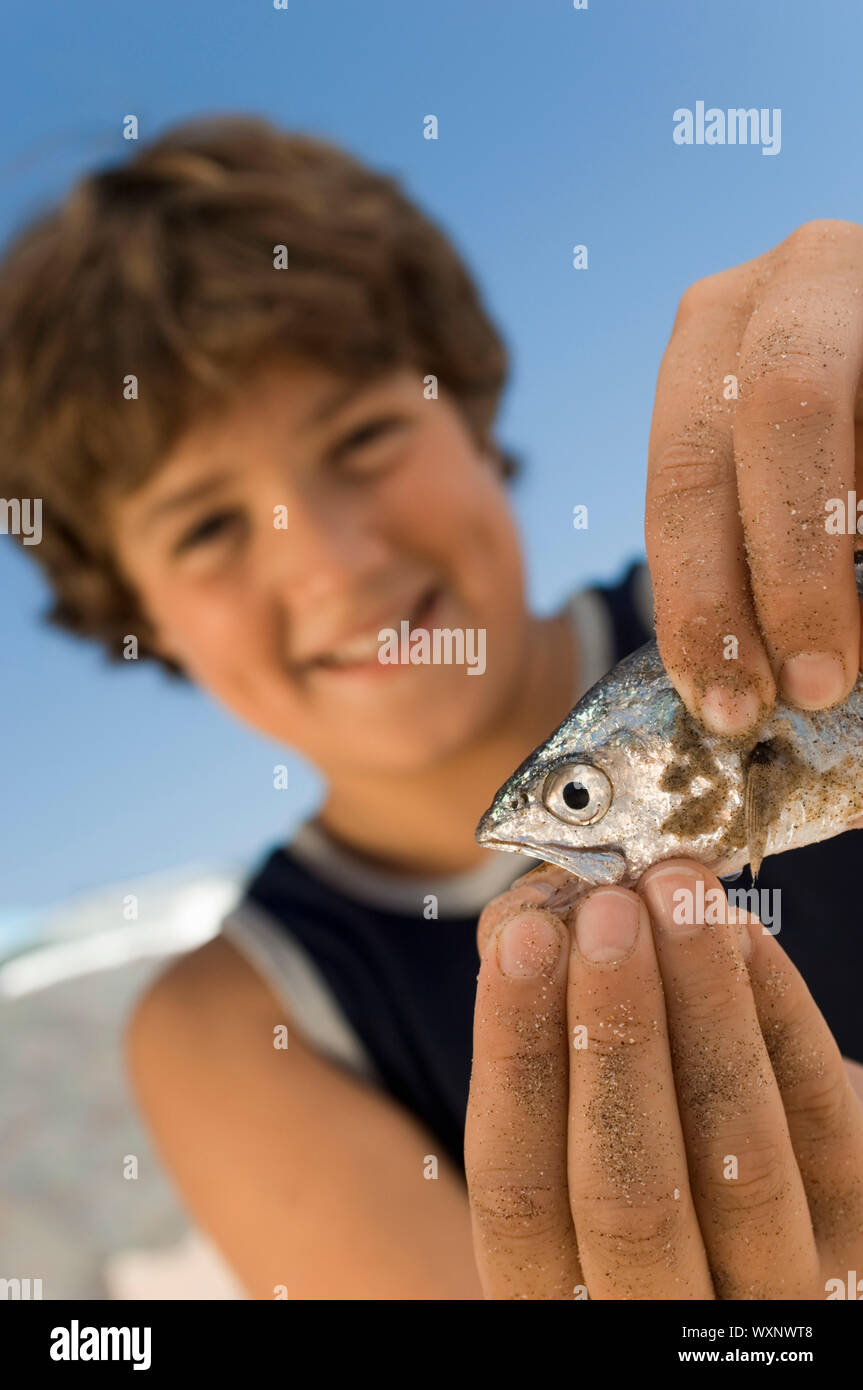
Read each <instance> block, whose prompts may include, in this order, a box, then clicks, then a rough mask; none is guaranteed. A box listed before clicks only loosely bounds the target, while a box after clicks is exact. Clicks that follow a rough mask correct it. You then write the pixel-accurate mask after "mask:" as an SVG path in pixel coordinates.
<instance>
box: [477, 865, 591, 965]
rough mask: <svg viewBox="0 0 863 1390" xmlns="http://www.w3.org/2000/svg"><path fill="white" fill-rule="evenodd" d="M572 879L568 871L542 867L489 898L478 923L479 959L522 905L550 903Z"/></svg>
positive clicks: (524, 875) (531, 871)
mask: <svg viewBox="0 0 863 1390" xmlns="http://www.w3.org/2000/svg"><path fill="white" fill-rule="evenodd" d="M571 878H572V874H568V873H567V872H566V870H565V869H559V868H557V867H556V866H555V865H553V864H545V863H543V864H539V865H537V867H536V868H535V869H531V870H530V871H529V872H528V873H526V874H522V876H521V878H517V879H516V880H515V882H514V883H513V884H512V885H511V886H510V887H509V888H507V890H506V892H505V893H498V894H497V896H496V897H494V898H490V899H489V901H488V902H487V903H486V905H485V907H484V908H483V910H482V912H481V913H480V915H479V921H478V922H477V930H476V945H477V952H478V954H479V956H480V959H482V957H483V956H484V955H485V948H486V946H487V945H488V941H489V938H490V937H491V935H492V933H493V932H495V931H496V930H497V928H498V927H499V926H500V924H501V922H503V920H504V919H505V918H506V917H511V916H512V914H513V913H514V912H515V911H516V909H517V908H518V907H519V906H520V905H521V904H524V905H525V906H528V905H530V906H532V905H535V904H536V905H539V904H540V903H544V902H547V901H548V900H549V898H550V897H551V896H552V894H554V893H555V892H556V891H557V890H558V889H559V888H560V887H561V886H562V885H563V884H564V883H565V882H566V881H567V880H570V879H571Z"/></svg>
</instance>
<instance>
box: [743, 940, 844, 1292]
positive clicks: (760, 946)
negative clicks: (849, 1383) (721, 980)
mask: <svg viewBox="0 0 863 1390" xmlns="http://www.w3.org/2000/svg"><path fill="white" fill-rule="evenodd" d="M753 922H754V925H752V926H751V927H750V929H749V935H750V937H751V940H752V948H753V950H752V957H751V960H750V962H749V976H750V979H751V981H752V990H753V994H754V997H755V1006H756V1008H757V1010H758V1020H759V1023H760V1025H761V1031H762V1033H763V1035H764V1042H765V1044H766V1047H767V1052H768V1055H769V1057H770V1062H771V1065H772V1067H773V1074H774V1076H775V1077H776V1082H777V1085H778V1086H779V1090H780V1093H781V1095H782V1103H783V1106H784V1107H785V1114H786V1117H787V1120H788V1130H789V1133H790V1135H791V1142H792V1144H793V1146H794V1153H795V1155H796V1158H797V1166H798V1168H799V1170H800V1176H801V1178H802V1179H803V1186H804V1188H805V1190H806V1197H807V1200H808V1203H809V1212H810V1216H811V1219H812V1227H813V1230H814V1233H815V1239H816V1241H817V1242H818V1245H819V1248H820V1249H821V1252H822V1264H823V1265H824V1270H826V1273H827V1274H828V1276H829V1277H840V1278H842V1279H843V1280H844V1278H845V1275H846V1273H847V1271H848V1270H849V1269H851V1268H854V1267H855V1265H854V1261H855V1259H859V1252H860V1249H861V1246H863V1105H861V1104H860V1101H859V1099H858V1097H857V1096H856V1094H855V1093H854V1089H853V1087H852V1085H851V1082H850V1080H849V1078H848V1073H847V1071H846V1069H845V1064H844V1062H843V1060H842V1055H841V1053H840V1051H839V1048H838V1047H837V1045H836V1040H835V1039H834V1037H833V1034H832V1033H831V1032H830V1029H829V1027H828V1026H827V1023H826V1022H825V1020H824V1018H823V1016H822V1015H821V1013H820V1012H819V1010H818V1007H817V1005H816V1004H815V1001H814V999H813V998H812V995H811V994H810V993H809V990H808V989H807V987H806V983H805V981H804V980H803V977H802V976H801V975H800V972H799V971H798V970H797V969H796V967H795V966H794V965H793V964H792V962H791V961H790V960H789V958H788V956H787V955H786V954H785V952H784V951H783V950H782V948H781V946H780V945H779V942H778V941H777V940H776V939H775V937H774V936H773V935H770V934H767V933H766V932H765V931H764V929H763V928H762V926H761V924H760V923H759V922H758V921H757V919H753ZM825 925H826V931H827V932H829V923H828V924H825ZM824 1270H823V1271H822V1272H824ZM861 1273H863V1271H861Z"/></svg>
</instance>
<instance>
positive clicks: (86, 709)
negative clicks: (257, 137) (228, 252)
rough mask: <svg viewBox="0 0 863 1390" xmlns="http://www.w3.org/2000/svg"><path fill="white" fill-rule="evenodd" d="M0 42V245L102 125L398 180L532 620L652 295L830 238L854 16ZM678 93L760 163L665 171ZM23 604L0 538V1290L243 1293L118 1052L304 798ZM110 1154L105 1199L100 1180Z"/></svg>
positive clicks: (575, 560) (587, 541)
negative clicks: (218, 131) (170, 129)
mask: <svg viewBox="0 0 863 1390" xmlns="http://www.w3.org/2000/svg"><path fill="white" fill-rule="evenodd" d="M3 30H4V32H3V54H2V58H0V64H2V82H0V238H2V240H3V241H4V242H5V241H6V240H7V238H8V237H9V236H10V235H11V234H12V233H13V232H14V231H15V230H16V229H17V228H18V227H19V226H21V225H22V224H23V223H25V222H27V221H28V220H29V219H30V218H31V217H33V216H35V215H37V214H38V213H39V212H40V211H42V210H43V209H44V208H45V207H47V206H48V205H50V204H52V203H53V202H54V201H56V200H57V199H58V198H60V197H61V196H62V195H63V194H64V192H65V191H66V189H67V188H68V186H69V184H70V183H71V182H72V181H73V180H74V179H75V177H76V176H77V175H78V174H79V173H81V172H83V171H84V170H86V169H89V168H92V167H94V166H97V165H101V164H104V163H108V162H112V161H114V160H116V159H122V158H126V157H128V155H129V153H130V151H129V145H128V143H127V142H125V141H124V140H123V139H122V135H121V130H122V122H123V118H124V117H125V116H126V115H128V114H130V113H131V114H134V115H136V116H137V117H138V119H139V122H140V134H141V140H142V141H147V140H149V139H151V138H153V137H155V136H156V135H158V134H160V133H161V132H162V131H163V130H164V129H165V127H167V126H169V125H171V124H173V123H174V122H176V121H178V120H181V119H185V118H187V117H189V116H191V115H202V114H207V113H224V112H229V111H230V112H249V113H253V114H257V115H261V116H264V117H267V118H268V119H270V120H273V121H276V122H278V123H279V124H280V125H282V126H284V127H285V128H289V129H296V130H302V131H306V132H308V133H312V134H318V135H321V136H324V137H326V138H329V139H331V140H335V141H337V142H339V143H341V144H342V145H344V146H345V147H346V148H348V149H349V150H350V151H351V152H352V153H354V154H356V155H358V156H359V157H361V158H363V159H365V160H366V161H367V162H369V163H371V164H374V165H376V166H377V167H379V168H381V169H383V170H385V171H387V172H389V173H392V174H396V175H397V176H399V177H400V178H401V179H402V181H403V183H404V186H405V188H406V190H407V191H408V193H409V194H410V195H411V196H413V197H414V198H415V199H416V200H417V201H418V202H419V203H420V204H421V205H422V206H423V207H424V208H425V209H426V211H427V212H429V213H431V215H432V216H434V217H435V219H436V220H437V221H438V222H439V223H440V224H442V225H443V226H444V227H445V229H446V230H447V231H448V232H449V234H450V235H451V237H452V238H453V239H454V241H455V242H456V244H457V245H458V247H459V248H460V249H461V251H462V253H463V255H464V256H465V258H466V259H467V261H468V263H469V265H470V267H471V269H472V270H473V273H474V274H475V276H476V278H477V280H478V282H479V284H480V287H481V289H482V291H483V293H484V295H485V298H486V301H487V303H488V305H489V307H490V309H491V311H492V314H493V316H494V318H495V319H496V321H497V323H498V324H499V326H500V327H501V328H502V330H503V332H504V334H505V336H506V338H507V340H508V343H509V347H510V351H511V355H512V377H511V384H510V388H509V390H508V393H507V396H506V400H505V403H504V408H503V411H502V415H501V419H500V438H501V441H502V442H503V443H505V444H506V445H507V446H508V447H509V448H511V449H512V450H514V451H516V452H518V453H520V454H521V455H522V457H523V459H524V472H523V476H522V478H521V480H520V481H519V482H518V483H517V484H516V485H515V486H514V490H513V499H514V504H515V507H516V511H517V514H518V517H519V519H520V522H521V526H522V532H523V536H524V543H525V548H526V553H527V562H528V573H529V579H530V590H531V597H532V600H533V603H534V606H535V608H536V610H537V611H540V612H547V611H549V610H551V609H553V608H554V607H556V606H557V605H558V604H559V603H560V602H562V601H563V599H564V598H565V597H566V596H567V595H568V594H569V593H570V592H571V591H572V589H573V588H574V587H576V586H577V585H579V584H581V583H584V582H587V581H591V580H597V579H608V578H610V577H612V576H614V575H615V574H617V573H618V572H619V570H620V569H621V567H622V566H623V565H624V563H625V562H626V561H628V560H629V559H631V558H633V557H634V556H637V555H640V554H641V553H642V550H643V537H642V525H643V506H642V502H643V488H644V474H645V461H646V446H647V437H648V430H649V425H650V416H651V409H652V400H653V391H654V386H655V381H656V373H657V369H658V366H659V361H660V358H661V355H662V352H663V350H664V347H665V344H666V341H667V338H668V335H669V332H670V329H671V324H672V321H673V317H674V313H675V310H676V305H677V301H678V299H679V297H680V295H681V294H682V293H683V291H684V290H685V288H686V287H687V285H689V284H690V283H691V282H692V281H693V280H696V279H698V278H700V277H701V276H704V275H708V274H711V273H713V272H714V271H718V270H721V269H724V268H726V267H728V266H731V265H734V264H737V263H739V262H741V261H744V260H747V259H749V258H751V257H753V256H757V255H759V254H761V253H762V252H763V251H765V250H766V249H767V248H768V247H770V246H772V245H774V244H776V243H777V242H779V241H781V240H782V239H783V238H784V237H786V236H787V235H788V234H789V233H790V232H791V231H793V229H794V228H795V227H797V226H799V225H800V224H801V223H802V222H805V221H807V220H809V219H811V218H814V217H838V218H848V219H852V220H855V221H863V184H861V180H860V176H859V147H860V135H861V129H860V118H859V101H858V91H859V85H860V71H859V68H860V56H859V55H860V53H861V52H863V43H861V40H863V12H861V9H860V6H859V3H858V0H822V3H821V4H819V5H818V6H814V5H812V4H811V3H805V0H725V3H724V4H723V5H722V6H697V5H693V4H692V3H691V0H655V3H653V4H651V5H644V4H640V3H636V0H587V4H586V7H585V8H580V9H576V8H575V6H574V5H573V3H572V0H469V3H465V0H437V3H436V4H435V5H434V6H431V7H430V6H428V5H424V4H420V3H419V0H365V3H363V4H362V5H358V4H357V3H356V0H289V3H288V4H287V5H286V6H285V7H284V8H279V9H277V8H275V5H274V4H273V0H244V3H243V5H242V6H240V5H237V4H235V3H234V0H148V3H147V4H146V6H140V7H125V6H115V5H113V4H110V3H109V0H76V3H75V4H74V5H73V6H69V5H67V4H64V3H62V2H61V0H45V3H43V4H41V5H39V6H29V7H25V6H24V5H23V4H20V5H18V6H16V7H14V8H12V7H8V8H7V9H6V11H5V14H4V22H3ZM700 100H703V101H704V103H705V105H706V106H707V107H710V106H717V107H721V108H723V109H728V108H729V107H741V106H742V107H753V106H754V107H757V108H759V109H760V108H768V109H770V110H771V111H772V110H773V109H774V108H780V110H781V150H780V152H779V153H778V154H775V155H764V154H762V152H761V148H760V147H759V146H749V147H743V146H736V147H735V146H723V145H720V146H710V147H708V146H688V147H687V146H680V145H677V144H676V143H675V142H674V141H673V139H672V131H673V128H674V122H673V113H674V111H675V110H677V109H678V108H680V107H688V108H690V109H694V108H695V105H696V102H697V101H700ZM429 114H434V115H435V116H437V118H438V122H439V138H438V139H437V140H426V139H424V138H423V122H424V118H425V117H426V116H427V115H429ZM575 245H585V246H586V247H587V248H588V265H587V268H586V269H580V270H576V269H574V268H573V264H572V261H573V247H574V246H575ZM578 504H584V505H586V506H587V507H588V514H589V525H588V528H587V529H586V530H575V529H573V526H572V508H573V507H574V506H576V505H578ZM46 599H47V595H46V592H45V590H44V587H43V585H42V581H41V579H40V577H39V575H38V574H37V572H36V567H35V565H33V564H32V563H30V562H29V558H28V557H27V555H26V553H22V552H21V551H20V550H19V549H18V548H17V547H16V546H15V544H14V543H13V542H12V541H11V540H10V539H8V538H6V537H4V536H0V639H2V641H0V670H2V680H0V730H2V740H3V781H2V793H0V1164H2V1174H0V1278H11V1277H18V1278H22V1279H24V1278H31V1279H36V1278H40V1279H41V1280H42V1296H43V1297H45V1298H131V1297H144V1298H155V1297H162V1298H178V1297H185V1298H237V1297H242V1296H243V1292H242V1290H240V1289H239V1288H238V1287H237V1286H236V1285H235V1284H234V1282H233V1280H232V1278H231V1276H230V1275H229V1273H228V1272H227V1270H225V1269H224V1267H223V1266H222V1264H221V1262H220V1260H219V1258H218V1256H217V1255H216V1254H215V1252H213V1251H212V1250H210V1249H209V1248H208V1246H207V1243H206V1241H204V1240H203V1239H202V1238H201V1237H200V1235H199V1233H197V1232H196V1231H195V1230H194V1229H193V1228H192V1227H191V1226H190V1225H189V1222H188V1220H187V1218H186V1217H185V1216H184V1214H183V1212H182V1210H181V1208H180V1206H179V1204H178V1202H177V1199H176V1197H175V1195H174V1193H173V1192H172V1191H171V1189H170V1186H169V1184H168V1183H167V1181H166V1180H165V1179H164V1177H163V1176H162V1175H161V1173H160V1170H159V1166H158V1160H157V1157H156V1156H155V1155H154V1154H153V1153H152V1152H151V1149H150V1146H149V1144H148V1140H147V1138H146V1136H145V1134H144V1133H143V1131H142V1130H141V1128H140V1126H139V1124H138V1121H137V1119H136V1117H135V1114H134V1112H133V1110H132V1108H131V1105H130V1101H129V1097H128V1094H127V1090H126V1085H125V1081H124V1078H123V1072H122V1063H121V1058H120V1054H119V1048H118V1044H119V1038H120V1034H121V1030H122V1025H123V1020H124V1018H125V1016H126V1014H127V1012H128V1009H129V1006H130V1003H131V1001H132V1000H133V998H134V997H135V995H136V994H137V993H138V992H139V991H140V989H141V988H143V985H144V984H145V983H146V981H147V979H148V978H149V976H150V975H151V973H152V972H153V971H154V970H158V969H159V968H161V965H162V964H163V963H164V961H165V960H166V959H167V958H168V957H169V956H170V955H172V954H173V953H176V952H180V951H184V950H188V949H190V948H191V947H192V946H194V945H197V944H199V943H200V942H202V941H204V940H206V939H207V938H208V937H209V936H211V935H213V934H214V933H215V931H216V930H217V929H218V925H219V921H220V918H221V916H222V914H223V913H224V912H225V911H226V910H227V908H228V907H229V906H230V904H231V902H232V901H233V900H234V898H235V896H236V895H237V892H238V890H239V887H240V885H241V883H242V880H243V877H244V876H245V874H246V873H247V872H248V871H249V869H250V868H251V867H252V866H253V865H254V863H255V862H256V861H257V860H258V859H259V858H260V857H262V855H263V853H264V851H265V850H266V849H268V848H269V847H270V846H272V845H274V844H276V843H278V842H279V841H281V840H284V839H286V838H287V837H288V835H289V833H290V831H291V830H292V828H293V826H294V825H295V824H296V822H297V821H298V820H300V819H302V818H304V817H305V816H307V815H308V814H309V813H310V812H311V811H312V810H313V809H314V807H315V804H316V802H317V800H318V797H319V795H320V790H321V789H320V786H319V784H318V780H317V777H316V775H315V773H314V772H313V770H312V769H311V768H309V767H308V766H307V765H305V764H304V763H303V762H302V761H301V760H300V759H299V758H297V757H295V756H294V755H293V754H292V753H291V752H290V750H286V749H284V748H282V747H280V746H278V745H275V744H273V743H271V742H268V741H267V740H266V739H263V738H261V737H259V736H258V735H256V734H254V733H252V732H250V731H248V730H246V729H244V728H242V727H241V726H240V725H238V724H236V723H234V722H233V721H232V720H231V719H230V718H229V716H227V715H226V714H223V713H222V712H221V710H220V709H218V708H217V707H216V706H215V705H213V704H212V703H210V702H209V700H208V699H207V697H206V696H204V695H202V694H200V693H198V692H196V691H193V690H189V689H184V688H181V687H175V686H174V685H173V684H172V683H170V681H168V680H167V679H166V678H164V677H162V676H161V675H159V674H158V673H156V672H151V671H149V670H146V669H138V668H136V667H135V666H134V665H133V664H132V665H130V666H129V667H123V668H115V667H109V666H107V665H106V664H105V662H104V661H103V659H102V657H101V655H100V654H99V653H98V652H97V651H96V650H95V649H94V648H91V647H89V646H88V645H86V644H84V643H77V642H75V641H74V640H73V639H71V638H69V637H66V636H64V635H61V634H59V633H57V632H54V631H52V630H50V629H48V628H46V627H44V626H43V625H42V624H41V622H40V614H41V612H42V610H43V609H44V607H45V605H46ZM276 762H285V763H286V764H287V766H288V768H289V776H288V787H287V789H286V790H281V791H275V790H274V789H273V776H272V769H273V765H274V763H276ZM126 1154H136V1155H139V1157H140V1162H141V1167H140V1177H139V1179H138V1181H136V1182H123V1183H117V1181H116V1173H117V1171H118V1164H119V1163H120V1162H121V1161H122V1157H123V1156H124V1155H126Z"/></svg>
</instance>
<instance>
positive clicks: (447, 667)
mask: <svg viewBox="0 0 863 1390" xmlns="http://www.w3.org/2000/svg"><path fill="white" fill-rule="evenodd" d="M346 391H347V392H348V393H352V394H349V395H348V397H347V399H345V398H344V393H345V392H346ZM340 395H341V396H342V399H340V400H339V399H337V398H338V397H339V396H340ZM334 397H336V399H334ZM285 515H286V516H287V526H286V528H285V527H284V525H283V523H284V516H285ZM279 521H281V522H282V525H279V524H278V523H279ZM111 525H112V534H113V536H114V544H115V550H116V553H117V556H118V560H119V563H120V565H121V568H122V570H123V572H124V573H125V575H126V577H127V579H128V580H129V581H131V583H132V585H133V586H134V588H135V590H136V591H137V593H138V595H139V597H140V600H141V603H142V604H143V606H144V609H145V611H146V613H147V614H148V616H149V618H150V619H151V621H152V623H153V625H154V627H155V631H156V633H157V634H158V637H159V642H160V646H161V649H162V650H163V651H164V652H165V653H166V654H169V655H170V656H172V657H173V658H174V659H175V660H176V661H177V662H178V663H179V664H180V665H181V666H182V667H183V668H184V670H185V671H186V673H187V674H188V675H189V677H190V678H191V679H192V680H194V681H196V682H197V683H198V684H199V685H201V686H203V687H204V688H205V689H206V690H208V691H210V693H211V694H212V695H214V696H215V697H216V698H217V699H219V700H220V701H221V702H222V703H223V704H225V705H227V706H228V707H229V708H230V709H232V710H233V711H234V712H235V713H236V714H237V715H239V716H240V718H242V719H243V720H245V721H246V722H248V723H249V724H251V725H253V726H254V727H255V728H256V729H258V730H260V731H261V732H263V733H265V734H268V735H270V736H272V737H274V738H276V739H278V740H280V741H283V742H286V743H288V744H290V745H291V746H292V747H294V748H296V749H298V750H299V751H301V752H302V753H304V754H306V755H307V756H308V757H309V758H310V759H311V760H312V761H313V762H315V763H316V764H317V765H318V766H320V767H322V768H323V769H324V770H328V769H329V770H334V769H335V768H337V767H341V768H342V769H343V770H344V771H345V772H348V771H349V769H353V768H356V769H361V768H363V767H373V768H376V769H380V770H391V771H399V770H404V771H409V770H419V769H421V768H423V767H424V766H427V765H428V764H430V763H431V762H432V761H434V760H436V759H438V758H440V757H441V756H442V755H444V754H445V753H447V752H450V751H455V750H456V749H458V748H460V747H463V746H464V745H465V744H466V742H467V741H468V740H470V739H471V738H472V737H474V736H476V735H477V734H478V733H479V732H481V731H482V730H484V729H487V728H488V727H489V726H490V725H491V724H492V723H493V721H494V720H495V718H496V717H497V716H498V714H499V713H500V711H501V710H502V709H503V708H504V707H505V705H506V702H507V700H508V699H509V698H510V697H511V695H512V693H513V690H514V687H515V684H516V683H517V680H518V677H519V674H520V670H521V662H522V660H523V655H524V649H525V638H526V630H527V628H526V625H527V614H526V611H525V605H524V593H523V573H522V565H521V557H520V549H519V542H518V536H517V532H516V529H515V524H514V521H513V518H512V515H511V513H510V510H509V505H508V499H507V496H506V491H505V486H504V485H503V484H502V483H501V481H500V478H499V474H498V472H497V464H496V461H495V460H494V459H493V458H492V457H491V456H490V455H485V454H483V453H481V452H480V450H479V448H478V446H477V444H476V442H475V440H474V438H473V436H472V435H471V434H470V433H469V431H468V428H467V425H466V424H465V423H464V421H463V418H462V416H461V414H460V412H459V410H458V407H457V405H456V404H455V403H454V401H452V400H451V399H450V398H448V397H447V395H446V394H445V393H443V392H441V397H440V399H438V400H426V399H425V398H424V396H423V383H422V377H421V375H420V374H419V373H415V372H413V371H411V370H409V369H399V370H398V371H396V372H393V373H392V374H390V375H387V376H386V377H381V378H379V379H378V380H377V381H376V382H374V383H372V384H368V383H366V384H364V385H362V386H357V384H356V383H353V382H350V381H346V380H345V379H344V378H341V377H339V376H337V375H335V374H334V373H332V372H330V371H328V370H326V369H325V368H322V367H319V366H317V365H312V364H310V363H308V362H296V361H290V360H288V361H285V362H279V363H274V364H272V365H271V366H269V367H268V368H267V370H266V371H264V372H261V373H259V374H257V375H255V376H254V377H252V378H251V379H250V381H249V384H248V387H247V389H246V390H244V392H243V393H242V396H241V399H240V402H239V404H232V405H231V406H230V407H228V408H226V409H223V410H222V411H221V413H219V414H218V415H216V414H214V415H213V416H212V417H208V418H206V419H201V420H199V421H196V423H195V424H194V426H193V427H192V428H191V429H190V430H189V431H188V432H187V433H186V434H185V435H184V436H183V437H182V438H181V439H180V440H179V441H178V444H177V446H176V447H175V448H174V449H173V450H172V451H171V453H170V454H169V456H168V457H166V459H165V460H164V464H163V466H162V467H161V468H160V469H159V470H158V471H157V473H156V474H154V475H153V476H152V477H151V478H150V479H149V480H148V482H147V483H146V485H145V486H144V487H142V488H141V489H139V490H138V491H137V492H135V493H134V494H131V495H129V496H126V497H125V498H123V499H122V500H120V501H118V502H115V503H114V504H113V507H112V513H111ZM403 619H407V620H408V621H409V623H410V629H411V631H414V630H415V629H416V628H420V627H422V628H426V629H434V628H460V629H473V630H475V631H476V630H479V629H482V630H484V633H485V671H484V673H483V674H481V675H480V674H475V675H471V674H468V672H469V669H470V668H469V666H468V665H467V664H463V665H457V664H445V663H438V664H429V665H421V664H420V665H412V664H383V663H381V662H380V661H379V660H378V659H377V657H378V650H379V646H380V643H379V642H378V637H377V634H378V632H379V630H380V629H382V628H395V629H396V631H397V632H398V631H399V630H400V628H399V625H400V622H401V620H403ZM360 639H366V640H364V641H361V640H360ZM479 640H481V639H479V638H474V642H475V645H474V647H473V648H470V647H467V650H468V652H470V651H473V652H475V653H476V652H479V651H481V650H482V648H481V647H480V646H479V645H477V643H478V641H479Z"/></svg>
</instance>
